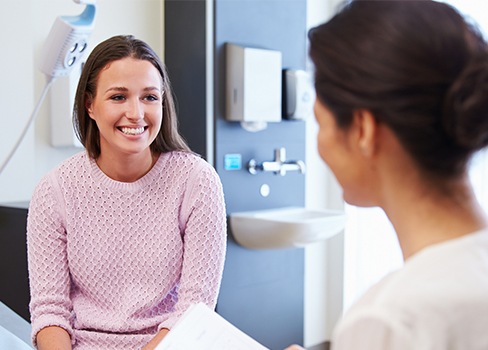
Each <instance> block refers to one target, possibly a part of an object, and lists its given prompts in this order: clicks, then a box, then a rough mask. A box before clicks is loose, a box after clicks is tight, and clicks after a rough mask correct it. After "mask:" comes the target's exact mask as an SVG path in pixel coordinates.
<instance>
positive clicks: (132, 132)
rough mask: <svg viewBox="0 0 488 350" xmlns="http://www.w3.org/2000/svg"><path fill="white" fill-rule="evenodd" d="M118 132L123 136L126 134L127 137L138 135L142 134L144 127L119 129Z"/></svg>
mask: <svg viewBox="0 0 488 350" xmlns="http://www.w3.org/2000/svg"><path fill="white" fill-rule="evenodd" d="M120 131H122V132H123V133H124V134H127V135H139V134H142V133H143V132H144V127H142V126H141V127H140V128H126V127H124V128H120Z"/></svg>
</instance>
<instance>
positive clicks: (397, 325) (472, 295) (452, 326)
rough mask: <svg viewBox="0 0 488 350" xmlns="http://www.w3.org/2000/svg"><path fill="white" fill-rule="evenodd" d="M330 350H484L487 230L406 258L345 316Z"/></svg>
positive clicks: (486, 343) (487, 292) (487, 337)
mask: <svg viewBox="0 0 488 350" xmlns="http://www.w3.org/2000/svg"><path fill="white" fill-rule="evenodd" d="M332 349H333V350H346V349H347V350H356V349H361V350H373V349H374V350H404V349H405V350H407V349H408V350H412V349H414V350H460V349H466V350H486V349H488V230H484V231H480V232H476V233H473V234H470V235H466V236H463V237H461V238H458V239H454V240H450V241H447V242H444V243H440V244H436V245H432V246H430V247H427V248H425V249H423V250H422V251H420V252H419V253H417V254H415V255H414V256H412V257H411V258H410V259H408V260H407V261H406V262H405V265H404V267H403V268H402V269H400V270H399V271H397V272H394V273H392V274H390V275H389V276H387V277H385V278H384V279H383V280H382V281H380V282H379V283H378V284H377V285H375V286H374V287H373V288H371V290H369V291H368V292H367V293H366V295H365V296H364V297H363V298H361V300H360V301H359V302H358V303H357V304H356V305H354V306H353V307H352V308H351V309H350V311H349V312H347V313H346V315H345V317H344V319H343V320H342V321H341V322H340V323H339V324H338V326H337V327H336V329H335V331H334V334H333V338H332Z"/></svg>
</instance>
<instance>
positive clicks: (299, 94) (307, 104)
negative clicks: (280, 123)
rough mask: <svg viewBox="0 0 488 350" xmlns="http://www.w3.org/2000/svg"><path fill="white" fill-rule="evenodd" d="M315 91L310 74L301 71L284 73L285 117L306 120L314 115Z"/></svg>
mask: <svg viewBox="0 0 488 350" xmlns="http://www.w3.org/2000/svg"><path fill="white" fill-rule="evenodd" d="M314 102H315V89H314V86H313V82H312V79H311V77H310V74H309V73H307V72H306V71H304V70H301V69H287V70H284V71H283V117H284V118H286V119H294V120H305V119H307V118H308V117H309V116H311V115H313V105H314Z"/></svg>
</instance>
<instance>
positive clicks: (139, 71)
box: [86, 57, 163, 159]
mask: <svg viewBox="0 0 488 350" xmlns="http://www.w3.org/2000/svg"><path fill="white" fill-rule="evenodd" d="M161 86H162V79H161V75H160V73H159V71H158V70H157V69H156V68H155V67H154V66H153V65H152V64H151V63H150V62H149V61H146V60H138V59H134V58H130V57H128V58H124V59H121V60H117V61H113V62H111V63H109V64H108V65H107V66H106V67H105V68H103V69H102V70H101V71H100V74H99V76H98V81H97V89H96V95H95V96H94V97H93V99H92V100H90V101H87V106H86V107H87V110H88V113H89V115H90V117H91V118H92V119H93V120H95V122H96V123H97V126H98V129H99V131H100V149H101V156H109V157H110V158H111V159H116V158H117V157H119V156H126V155H131V154H141V153H147V154H148V155H150V149H149V146H150V145H151V143H152V142H153V141H154V139H155V138H156V136H157V134H158V133H159V130H160V128H161V122H162V118H163V109H162V99H163V91H162V88H161Z"/></svg>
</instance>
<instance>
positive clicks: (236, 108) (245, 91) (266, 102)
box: [226, 43, 282, 129]
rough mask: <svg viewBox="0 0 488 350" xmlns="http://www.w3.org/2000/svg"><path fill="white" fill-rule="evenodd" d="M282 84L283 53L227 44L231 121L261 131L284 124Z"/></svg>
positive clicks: (227, 87)
mask: <svg viewBox="0 0 488 350" xmlns="http://www.w3.org/2000/svg"><path fill="white" fill-rule="evenodd" d="M281 83H282V67H281V52H280V51H274V50H265V49H258V48H251V47H244V46H239V45H235V44H231V43H227V44H226V119H227V120H229V121H236V122H241V123H245V124H244V125H248V126H249V125H255V126H256V127H257V128H258V129H259V128H260V127H261V128H264V127H265V126H266V123H268V122H280V121H281V114H282V112H281V101H282V100H281V98H282V96H281V95H282V87H281ZM244 125H243V126H244Z"/></svg>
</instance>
